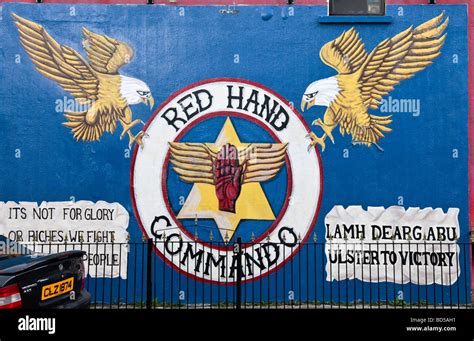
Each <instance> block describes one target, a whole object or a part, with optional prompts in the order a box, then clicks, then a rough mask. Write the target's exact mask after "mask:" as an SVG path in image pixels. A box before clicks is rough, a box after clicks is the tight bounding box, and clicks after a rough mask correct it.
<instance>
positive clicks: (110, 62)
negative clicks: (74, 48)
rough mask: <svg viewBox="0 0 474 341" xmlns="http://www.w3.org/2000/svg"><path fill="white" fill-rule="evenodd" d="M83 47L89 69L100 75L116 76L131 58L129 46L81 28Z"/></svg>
mask: <svg viewBox="0 0 474 341" xmlns="http://www.w3.org/2000/svg"><path fill="white" fill-rule="evenodd" d="M82 33H83V35H84V40H83V46H84V49H85V50H86V52H87V57H88V58H89V61H90V64H91V67H92V68H93V69H94V70H95V71H97V72H101V73H107V74H116V73H117V72H118V70H119V69H120V68H121V67H122V66H123V65H124V64H127V63H129V62H130V61H131V60H132V58H133V54H134V52H133V49H132V48H131V47H130V45H128V44H126V43H124V42H121V41H119V40H117V39H113V38H110V37H108V36H106V35H100V34H97V33H94V32H92V31H89V30H88V29H87V28H85V27H83V28H82Z"/></svg>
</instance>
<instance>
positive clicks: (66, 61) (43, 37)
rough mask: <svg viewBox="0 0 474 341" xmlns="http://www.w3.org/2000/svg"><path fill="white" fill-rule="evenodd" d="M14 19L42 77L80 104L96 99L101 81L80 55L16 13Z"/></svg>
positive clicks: (23, 44) (23, 42)
mask: <svg viewBox="0 0 474 341" xmlns="http://www.w3.org/2000/svg"><path fill="white" fill-rule="evenodd" d="M12 16H13V18H14V20H15V24H16V26H17V27H18V31H19V33H20V42H21V45H22V46H23V47H24V48H25V51H26V52H27V53H28V55H29V56H30V58H31V61H32V62H33V64H35V66H36V70H38V72H39V73H41V74H42V75H43V76H45V77H47V78H49V79H51V80H53V81H55V82H57V83H58V84H59V85H60V86H61V87H62V88H63V89H64V90H66V91H67V92H69V93H70V94H71V95H73V96H74V98H75V99H76V100H77V102H79V103H80V104H87V103H90V102H92V101H94V100H96V99H97V96H98V83H99V81H98V80H97V77H96V76H95V74H94V71H93V70H92V69H91V67H90V66H89V65H88V64H87V62H86V61H85V60H84V59H83V58H82V57H81V55H80V54H79V53H77V52H76V51H75V50H74V49H72V48H70V47H68V46H65V45H60V44H58V43H57V42H56V41H55V40H54V39H53V38H52V37H51V36H50V35H49V34H48V32H46V30H45V29H44V28H43V26H41V25H39V24H36V23H34V22H32V21H30V20H27V19H24V18H22V17H20V16H18V15H16V14H15V13H12Z"/></svg>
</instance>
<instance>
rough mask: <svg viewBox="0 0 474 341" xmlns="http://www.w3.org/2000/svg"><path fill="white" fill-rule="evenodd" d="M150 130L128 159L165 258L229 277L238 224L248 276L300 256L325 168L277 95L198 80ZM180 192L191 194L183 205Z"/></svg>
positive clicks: (142, 220) (136, 197)
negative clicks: (143, 142)
mask: <svg viewBox="0 0 474 341" xmlns="http://www.w3.org/2000/svg"><path fill="white" fill-rule="evenodd" d="M145 131H146V134H147V135H148V136H149V138H148V140H147V143H146V144H145V146H144V148H140V149H136V154H135V155H134V159H133V160H132V183H133V186H132V190H133V192H132V200H133V202H134V207H135V214H136V216H137V218H138V220H139V224H140V227H141V228H142V230H143V231H144V232H145V234H146V236H147V237H154V238H157V239H158V240H160V241H163V243H158V244H157V245H156V248H157V251H158V252H159V253H160V254H161V255H162V256H163V257H164V259H165V260H166V261H167V262H168V263H169V264H171V265H172V266H173V267H175V268H176V269H179V270H180V271H182V272H184V273H186V274H188V275H191V276H193V277H197V278H199V279H202V280H205V281H210V282H214V283H216V282H225V283H233V282H234V281H235V280H236V277H237V275H236V266H237V265H236V264H237V263H236V262H237V257H238V255H237V254H235V252H234V250H233V243H234V242H235V240H236V239H235V235H236V234H237V233H236V231H238V236H240V237H242V241H243V242H244V243H245V247H244V250H243V252H244V257H245V259H246V262H245V263H246V264H247V265H246V266H244V267H243V269H242V270H241V273H242V274H243V277H244V280H255V279H257V278H259V277H261V276H263V275H266V274H268V273H270V272H273V271H275V270H277V269H278V268H279V267H281V264H282V263H284V262H286V261H287V260H289V259H291V258H292V257H293V256H294V255H295V254H297V250H298V248H299V247H300V245H301V244H300V243H299V242H301V241H302V240H306V239H308V237H309V235H310V232H311V229H312V226H313V225H314V222H315V219H316V216H317V213H318V209H319V205H320V202H321V195H322V187H321V181H322V170H321V161H320V160H319V157H318V155H317V151H316V149H315V148H312V150H311V151H308V150H306V144H307V143H306V142H307V140H306V135H307V134H308V132H309V128H308V126H307V124H306V123H305V122H304V121H303V120H302V118H301V116H300V115H299V114H298V113H297V112H296V111H295V110H294V109H293V108H292V107H291V105H290V104H289V103H288V102H287V101H286V100H284V99H283V98H282V97H281V96H280V95H278V94H276V93H274V92H273V91H271V90H269V89H267V88H265V87H264V86H262V85H260V84H257V83H255V82H250V81H244V80H240V79H228V78H222V79H210V80H207V81H202V82H199V83H197V84H192V85H190V86H188V87H187V88H186V89H183V90H182V91H179V92H178V93H176V94H174V95H173V96H172V97H170V98H169V99H168V100H166V101H165V103H163V104H162V105H161V106H160V108H159V109H158V110H157V112H155V115H154V116H153V117H152V119H151V120H150V121H149V122H148V124H147V125H146V127H145ZM209 141H214V142H209ZM307 172H310V174H311V175H312V176H311V178H308V177H307V176H305V174H307ZM151 178H154V179H162V181H153V182H151V183H150V181H149V179H151ZM180 193H187V195H186V196H183V199H181V200H182V201H183V203H182V204H181V205H180V203H179V202H180V198H179V194H180ZM197 227H199V230H200V231H199V232H200V233H199V234H198V235H196V233H197V232H198V231H197V230H196V228H197ZM203 228H206V229H207V230H209V229H211V231H213V230H214V231H215V230H217V231H218V233H217V234H215V235H214V236H213V237H209V235H207V234H204V235H203V232H202V229H203ZM211 233H212V232H211ZM186 242H188V243H186ZM253 243H258V244H253ZM254 245H257V246H258V247H255V246H254Z"/></svg>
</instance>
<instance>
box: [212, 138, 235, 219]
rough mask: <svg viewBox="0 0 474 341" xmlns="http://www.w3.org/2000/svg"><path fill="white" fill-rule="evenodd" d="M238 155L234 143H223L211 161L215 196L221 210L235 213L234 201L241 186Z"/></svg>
mask: <svg viewBox="0 0 474 341" xmlns="http://www.w3.org/2000/svg"><path fill="white" fill-rule="evenodd" d="M238 155H239V152H238V150H237V148H236V147H235V146H234V145H231V144H225V145H224V146H222V148H221V150H220V151H219V153H218V154H217V159H216V160H215V161H214V163H213V167H212V168H213V173H214V183H215V186H216V196H217V199H218V200H219V210H221V211H226V212H232V213H235V202H236V201H237V198H238V197H239V195H240V188H241V187H242V166H240V165H239V157H238Z"/></svg>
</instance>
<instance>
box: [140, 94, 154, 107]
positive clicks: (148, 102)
mask: <svg viewBox="0 0 474 341" xmlns="http://www.w3.org/2000/svg"><path fill="white" fill-rule="evenodd" d="M142 102H143V104H145V105H149V106H150V110H152V109H153V106H154V105H155V100H154V99H153V96H150V97H143V98H142Z"/></svg>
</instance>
